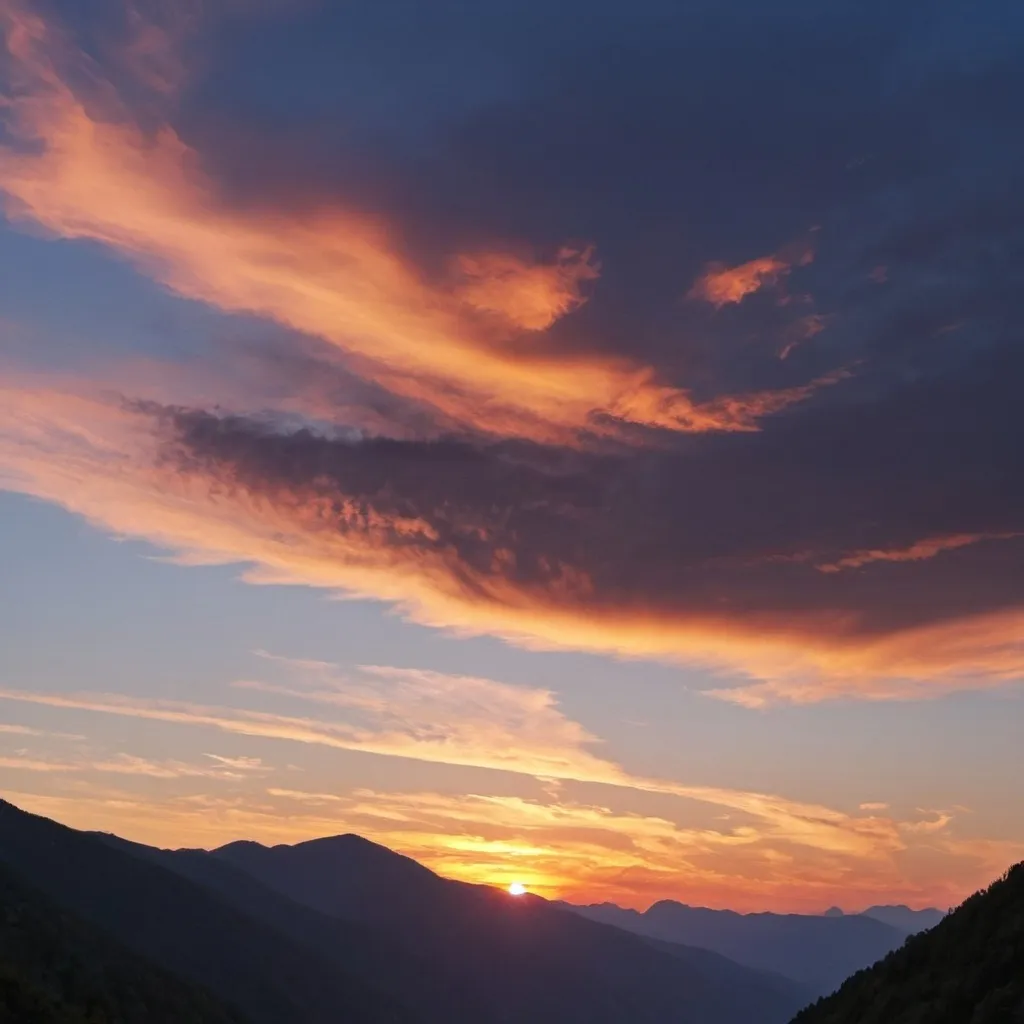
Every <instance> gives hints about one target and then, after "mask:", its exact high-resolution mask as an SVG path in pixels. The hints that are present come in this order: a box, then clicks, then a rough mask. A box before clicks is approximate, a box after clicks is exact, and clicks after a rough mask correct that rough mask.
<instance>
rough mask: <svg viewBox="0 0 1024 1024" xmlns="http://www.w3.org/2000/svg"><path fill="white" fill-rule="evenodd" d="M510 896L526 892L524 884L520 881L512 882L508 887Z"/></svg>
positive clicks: (521, 894)
mask: <svg viewBox="0 0 1024 1024" xmlns="http://www.w3.org/2000/svg"><path fill="white" fill-rule="evenodd" d="M508 891H509V895H510V896H524V895H525V894H526V886H525V885H523V883H522V882H513V883H512V884H511V885H510V886H509V887H508Z"/></svg>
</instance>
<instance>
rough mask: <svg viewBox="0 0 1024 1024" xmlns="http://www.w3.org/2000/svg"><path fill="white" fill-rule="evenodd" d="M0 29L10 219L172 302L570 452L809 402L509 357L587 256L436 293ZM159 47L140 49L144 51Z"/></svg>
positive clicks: (45, 31) (338, 220)
mask: <svg viewBox="0 0 1024 1024" xmlns="http://www.w3.org/2000/svg"><path fill="white" fill-rule="evenodd" d="M0 27H2V28H3V30H4V34H5V39H6V45H7V51H8V54H9V56H10V58H11V61H12V65H13V73H14V75H15V76H16V79H17V86H18V88H17V91H16V93H15V94H14V95H13V96H11V97H10V98H9V99H8V100H7V101H6V105H7V111H8V115H9V116H8V121H9V125H8V127H9V131H10V132H11V133H12V135H13V137H14V139H15V140H16V143H15V144H14V145H12V146H8V147H5V149H4V150H3V152H2V154H0V190H2V191H3V192H4V193H5V194H6V197H7V210H6V212H7V215H8V216H9V217H10V218H11V219H12V220H15V221H24V222H31V223H34V224H37V225H41V226H42V227H44V228H45V229H46V230H48V231H50V232H52V233H54V234H55V235H58V236H60V237H63V238H72V239H80V238H87V239H91V240H94V241H97V242H100V243H102V244H104V245H106V246H109V247H110V248H112V249H114V250H116V251H118V252H120V253H122V254H123V255H125V256H127V257H128V258H129V259H130V260H132V262H133V263H134V264H135V265H136V266H138V267H139V268H140V269H141V270H143V271H144V272H145V273H148V274H149V275H151V276H152V277H153V278H155V279H156V280H158V281H160V282H162V283H164V284H165V285H167V286H168V287H170V288H171V289H173V290H174V291H175V292H177V293H178V294H180V295H183V296H185V297H188V298H192V299H197V300H200V301H203V302H206V303H209V304H210V305H212V306H215V307H217V308H219V309H222V310H226V311H229V312H241V313H251V314H256V315H259V316H263V317H266V318H269V319H272V320H274V321H276V322H278V323H280V324H283V325H285V326H287V327H290V328H294V329H295V330H297V331H300V332H304V333H306V334H309V335H313V336H315V337H318V338H321V339H323V340H325V341H327V342H329V343H330V344H332V345H334V346H336V347H337V348H338V349H339V350H341V351H342V352H343V353H344V354H345V356H346V358H347V360H348V365H349V366H350V368H351V369H352V370H353V371H354V372H357V373H359V374H360V375H362V376H363V377H365V378H367V379H369V380H372V381H374V382H376V383H377V384H379V385H381V386H383V387H385V388H386V389H388V390H389V391H391V392H393V393H394V394H396V395H399V396H402V397H404V398H407V399H412V400H415V401H418V402H423V403H425V404H427V405H428V406H431V407H433V408H434V409H436V410H437V411H438V413H439V414H441V415H443V416H445V417H448V418H450V419H452V420H453V421H454V422H457V423H460V424H463V425H469V426H472V427H473V428H475V429H479V430H484V431H494V432H498V433H502V434H518V435H520V436H528V437H536V438H543V439H555V438H559V439H562V440H566V439H568V438H570V437H571V436H573V435H574V434H575V433H576V432H577V431H579V430H581V429H584V428H585V429H588V430H601V429H603V430H606V431H607V430H611V429H613V428H612V426H611V424H612V423H613V421H614V420H615V418H617V417H620V416H622V417H625V418H628V419H630V420H631V421H632V422H638V423H641V424H643V425H645V426H649V427H658V428H662V429H666V430H672V431H693V430H733V429H737V427H736V424H737V423H740V424H741V427H740V429H750V428H751V425H752V424H754V423H755V422H756V420H757V418H758V417H759V416H761V415H764V414H765V413H766V410H767V411H775V410H776V409H778V408H782V407H785V406H786V405H788V404H791V403H792V402H793V401H801V400H803V398H805V397H806V395H807V394H808V393H809V392H808V391H807V389H796V390H791V391H789V392H785V393H780V395H779V397H778V398H776V399H775V400H774V401H769V402H766V401H765V399H764V396H753V398H752V404H751V405H750V407H749V408H748V409H747V410H746V411H745V412H742V411H741V412H738V410H742V409H743V407H744V403H745V399H744V396H742V395H737V396H732V397H730V398H729V399H728V400H727V401H728V404H729V407H730V408H729V414H728V415H727V416H724V417H720V416H718V415H716V405H715V403H710V404H704V405H701V404H697V403H695V402H694V401H693V399H692V398H691V396H690V395H689V393H688V392H687V391H686V390H684V389H679V388H671V387H668V386H665V385H663V384H661V383H659V382H657V381H656V380H655V375H654V373H653V371H652V370H651V369H650V368H648V367H644V366H637V365H633V364H631V363H630V362H628V361H626V360H622V359H614V358H611V357H604V356H597V355H593V356H587V357H584V356H579V357H573V358H569V357H565V358H558V357H555V356H554V355H552V354H550V353H542V352H537V351H534V350H533V349H530V348H528V349H526V350H524V349H523V347H522V346H510V345H509V341H510V340H511V339H510V335H509V330H510V329H512V330H528V331H531V332H534V333H536V332H537V331H540V330H542V329H543V328H545V327H547V326H549V325H550V324H551V323H553V322H554V321H555V320H556V319H558V318H559V317H560V316H564V315H566V314H567V313H570V312H571V311H572V310H573V309H574V308H576V307H577V306H578V305H579V304H580V303H581V302H582V301H583V296H582V293H581V291H580V287H581V285H582V283H583V282H585V281H587V280H590V279H593V278H594V276H595V275H596V268H595V266H594V265H593V263H592V262H591V259H590V253H589V250H587V251H584V252H573V251H569V250H565V251H563V252H562V253H561V254H560V255H559V257H558V258H557V259H556V261H555V262H554V263H553V264H548V265H545V264H540V263H534V262H524V261H522V260H520V259H518V258H516V257H513V256H510V255H509V254H507V253H505V252H502V251H495V252H484V253H473V254H469V255H462V256H456V258H455V265H456V267H457V269H458V270H459V271H460V273H461V277H462V280H461V281H460V282H458V283H457V284H456V286H455V287H454V289H453V290H449V291H446V290H444V289H441V288H438V287H435V286H433V285H431V284H429V283H427V282H426V281H425V280H423V278H422V276H421V275H420V274H418V273H417V271H416V270H415V269H414V268H413V267H412V266H410V265H409V264H408V263H407V262H406V261H405V260H403V258H402V257H401V256H400V255H399V254H398V251H397V247H396V246H395V245H394V244H393V243H392V239H391V237H390V236H391V231H390V229H389V227H388V226H387V225H386V224H383V223H381V222H380V221H379V220H377V219H374V218H372V217H370V216H368V215H366V214H365V213H362V212H360V211H358V210H355V209H351V208H344V207H340V206H339V207H329V208H322V209H318V210H316V211H312V212H309V213H307V214H304V215H300V214H292V215H285V214H283V213H281V214H278V213H274V212H272V211H263V212H259V213H256V212H251V211H250V212H239V211H237V210H234V209H230V208H226V207H224V206H223V205H222V204H221V203H220V201H219V200H218V198H217V190H216V187H215V186H214V184H213V183H212V182H211V181H210V180H209V179H208V178H207V177H206V175H205V174H204V172H203V170H202V167H201V163H200V160H199V157H198V155H197V154H196V153H195V152H194V151H192V150H191V149H190V148H189V147H188V146H187V145H186V144H185V143H184V142H183V141H182V140H181V139H180V138H179V136H178V135H177V134H176V133H175V132H174V131H173V130H172V129H171V128H170V127H169V126H167V125H164V126H162V127H160V128H158V129H157V130H155V131H152V132H148V133H147V132H143V131H142V130H141V129H140V128H139V127H138V126H137V125H136V124H135V123H134V122H133V120H132V118H131V115H130V113H129V111H128V110H127V109H125V107H124V106H123V105H122V104H121V102H120V100H119V99H118V97H117V94H116V92H115V91H114V90H113V88H112V87H111V86H110V84H109V83H107V82H105V81H103V79H102V76H101V71H100V69H98V68H97V67H95V66H93V65H89V68H88V70H89V75H88V76H87V78H86V80H88V81H92V82H93V83H94V89H93V93H92V94H90V95H89V96H88V97H82V96H80V95H79V94H78V93H76V91H75V90H74V89H72V87H71V86H70V85H69V76H67V75H66V74H65V68H66V67H68V66H73V65H75V64H81V63H83V62H85V61H86V58H84V57H83V56H82V55H81V54H79V53H77V52H76V51H75V50H74V48H73V47H72V46H71V45H70V44H69V43H68V42H67V41H66V40H64V39H62V37H61V35H60V32H59V30H58V29H57V28H56V27H55V26H53V25H52V24H48V23H46V22H44V21H43V20H41V19H40V18H38V17H36V16H35V15H33V14H31V13H29V12H27V11H26V10H25V9H24V8H23V7H22V6H21V4H20V3H19V2H18V0H3V2H2V3H0ZM140 38H143V37H140ZM165 43H166V40H165V39H163V37H161V39H160V40H158V41H156V42H153V43H150V42H146V41H145V40H143V42H142V43H139V44H138V45H139V46H141V47H142V50H143V52H144V53H146V54H149V53H150V51H153V52H157V53H161V52H163V47H164V45H165ZM152 74H153V75H156V76H157V78H160V79H161V80H164V79H166V80H167V81H168V82H169V83H170V82H171V80H172V79H173V74H171V73H170V72H167V71H166V69H164V70H161V69H160V68H157V69H156V70H154V71H152ZM76 80H77V79H76ZM96 111H101V114H97V113H96ZM467 309H468V310H469V311H470V312H472V311H474V310H475V311H477V312H480V311H484V312H487V313H490V314H493V317H492V318H491V319H492V321H494V322H488V323H486V324H484V323H481V322H479V320H480V318H479V317H475V318H474V317H468V318H467V316H466V315H465V314H466V311H467Z"/></svg>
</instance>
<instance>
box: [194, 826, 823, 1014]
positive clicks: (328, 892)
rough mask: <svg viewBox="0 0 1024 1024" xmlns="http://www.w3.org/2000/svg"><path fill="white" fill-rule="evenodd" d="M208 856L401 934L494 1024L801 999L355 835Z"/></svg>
mask: <svg viewBox="0 0 1024 1024" xmlns="http://www.w3.org/2000/svg"><path fill="white" fill-rule="evenodd" d="M210 856H211V857H212V858H215V859H216V860H219V861H222V862H225V863H229V864H232V865H235V866H236V867H240V868H242V869H243V870H245V871H247V872H248V873H249V874H251V875H252V876H253V877H254V878H255V879H257V880H258V881H259V882H261V883H263V884H265V885H267V886H269V887H271V888H273V889H276V890H277V891H278V892H279V893H281V894H283V895H285V896H287V897H288V898H290V899H292V900H295V901H297V902H300V903H302V904H305V905H306V906H307V907H311V908H313V909H315V910H317V911H320V912H322V913H325V914H329V915H336V916H339V917H342V918H346V919H348V920H352V921H357V922H360V923H362V924H364V925H366V926H369V927H371V928H373V929H375V930H376V931H378V932H383V933H386V934H388V935H390V936H401V937H402V940H403V941H404V942H405V943H407V944H408V945H409V946H411V947H412V948H414V949H415V950H416V951H417V952H419V953H421V954H422V955H424V956H427V957H429V958H430V960H431V961H432V962H433V963H434V964H435V965H436V966H437V970H439V971H440V972H441V973H442V974H443V975H445V976H447V977H450V978H453V979H455V980H456V982H457V983H458V984H459V985H461V986H463V987H464V990H465V991H466V992H467V993H469V995H470V997H471V999H472V1001H473V1002H474V1003H475V1004H476V1005H487V1006H489V1007H490V1008H491V1013H490V1016H489V1017H488V1018H486V1019H487V1020H490V1021H494V1022H498V1021H509V1022H511V1021H522V1022H524V1024H526V1022H530V1024H548V1022H550V1024H555V1022H559V1024H562V1022H565V1021H584V1020H585V1021H588V1022H590V1024H621V1022H622V1021H626V1020H628V1021H630V1022H632V1024H644V1022H650V1024H655V1022H658V1024H662V1022H664V1021H673V1022H677V1024H687V1022H693V1024H696V1022H707V1024H712V1022H714V1024H726V1022H736V1024H741V1022H742V1024H747V1022H749V1021H757V1022H759V1024H770V1022H771V1021H778V1020H785V1019H787V1017H788V1016H791V1015H792V1013H793V1012H794V1011H795V1007H796V1006H798V1005H799V1004H800V1003H801V1002H802V1001H805V1000H806V998H807V996H806V994H805V992H804V991H802V990H801V989H800V988H799V987H798V986H795V985H793V984H792V983H790V982H788V980H787V979H782V978H776V977H768V976H765V975H764V974H761V973H758V972H756V971H751V970H749V969H744V968H742V967H740V966H738V965H736V964H728V963H727V962H726V961H724V960H723V959H722V958H713V959H709V956H708V954H707V952H706V951H703V950H686V949H682V948H675V947H673V949H672V950H671V951H669V950H666V949H665V948H659V947H658V946H657V945H656V944H652V943H650V942H647V941H644V940H642V939H639V938H638V937H636V936H632V935H628V934H626V933H624V932H622V931H620V930H618V929H613V928H607V927H603V926H601V925H597V924H594V923H592V922H588V921H585V920H583V919H581V918H578V917H577V916H575V915H573V914H568V913H565V912H564V910H563V909H561V908H560V907H559V906H557V905H553V904H550V903H548V902H547V901H545V900H542V899H539V898H537V897H534V896H523V897H518V898H517V897H511V896H509V895H508V894H507V893H504V892H501V891H499V890H496V889H493V888H490V887H487V886H475V885H467V884H465V883H461V882H455V881H452V880H449V879H443V878H440V877H439V876H437V875H435V874H434V873H433V872H431V871H429V870H428V869H427V868H425V867H423V866H422V865H420V864H417V863H416V862H415V861H412V860H410V859H409V858H407V857H403V856H400V855H398V854H396V853H393V852H392V851H390V850H387V849H386V848H384V847H381V846H377V845H376V844H374V843H370V842H368V841H366V840H364V839H361V838H359V837H358V836H352V835H347V836H335V837H332V838H327V839H318V840H314V841H312V842H307V843H300V844H298V845H296V846H275V847H272V848H269V847H265V846H261V845H259V844H257V843H250V842H240V843H232V844H230V845H229V846H225V847H222V848H221V849H219V850H215V851H214V852H213V853H212V854H211V855H210ZM787 1006H788V1007H791V1008H790V1009H788V1010H787V1009H786V1007H787ZM472 1019H473V1020H474V1021H476V1020H482V1019H484V1018H479V1017H474V1018H472Z"/></svg>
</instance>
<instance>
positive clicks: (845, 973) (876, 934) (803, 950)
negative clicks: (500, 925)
mask: <svg viewBox="0 0 1024 1024" xmlns="http://www.w3.org/2000/svg"><path fill="white" fill-rule="evenodd" d="M565 906H566V907H567V908H569V909H571V910H573V911H574V912H575V913H577V914H579V915H581V916H582V917H585V918H587V919H589V920H591V921H599V922H601V923H603V924H611V925H615V926H616V927H618V928H623V929H626V930H627V931H631V932H634V933H635V934H638V935H645V936H648V937H650V938H655V939H663V940H665V941H668V942H678V943H682V944H684V945H688V946H700V947H703V948H705V949H710V950H713V951H714V952H716V953H720V954H721V955H722V956H725V957H728V958H729V959H730V960H733V961H735V962H736V963H740V964H743V965H744V966H747V967H753V968H756V969H757V970H761V971H769V972H772V973H774V974H776V975H782V976H784V977H787V978H792V979H793V980H794V981H797V982H799V983H800V984H802V985H804V986H806V987H807V988H808V989H810V990H811V991H812V992H813V993H814V994H816V995H824V994H826V993H828V992H833V991H834V990H835V989H836V988H837V987H838V986H839V985H840V984H841V983H842V982H843V981H844V980H845V979H846V978H848V977H849V976H850V975H851V974H853V972H854V971H858V970H860V969H861V968H862V967H866V966H868V965H869V964H873V963H874V962H875V961H876V960H879V959H881V958H882V957H883V956H885V955H886V953H888V952H890V951H891V950H893V949H896V948H897V947H899V946H901V945H902V944H903V941H904V940H905V939H906V937H907V933H906V932H905V931H902V930H900V929H897V928H893V927H892V926H891V925H889V924H886V923H884V922H883V921H879V920H876V919H875V918H873V917H867V916H865V915H862V914H841V915H828V916H825V915H817V914H815V915H810V914H737V913H736V912H735V911H731V910H709V909H708V908H706V907H689V906H686V905H685V904H683V903H676V902H675V901H673V900H663V901H661V902H660V903H655V904H654V905H653V906H652V907H651V908H650V909H649V910H647V911H646V912H644V913H639V912H638V911H635V910H625V909H623V908H622V907H617V906H615V905H614V904H612V903H601V904H595V905H592V906H585V907H576V906H571V905H569V904H565Z"/></svg>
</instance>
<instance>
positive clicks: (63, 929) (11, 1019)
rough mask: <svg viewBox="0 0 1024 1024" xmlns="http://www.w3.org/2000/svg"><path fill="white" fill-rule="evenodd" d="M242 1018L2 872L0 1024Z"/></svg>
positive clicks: (227, 1022)
mask: <svg viewBox="0 0 1024 1024" xmlns="http://www.w3.org/2000/svg"><path fill="white" fill-rule="evenodd" d="M241 1020H242V1017H241V1015H240V1014H239V1013H237V1012H236V1011H235V1010H233V1009H231V1008H229V1007H228V1006H227V1005H225V1004H223V1003H221V1002H220V1001H219V1000H217V999H216V997H214V996H213V995H212V994H211V993H210V992H208V991H206V990H205V989H203V988H201V987H200V986H198V985H195V984H192V983H189V982H186V981H182V980H181V979H179V978H176V977H174V976H173V975H171V974H169V973H168V972H167V971H164V970H162V969H160V968H158V967H156V966H154V965H153V964H151V963H149V962H148V961H146V960H145V959H143V958H142V957H140V956H138V955H137V954H135V953H133V952H131V951H130V950H128V949H126V948H125V947H124V946H122V945H121V944H120V943H118V942H116V941H114V940H113V939H110V938H108V937H107V936H106V935H105V934H103V933H102V932H100V931H98V930H97V929H96V928H94V927H92V926H91V925H88V924H86V923H85V922H84V921H81V920H79V919H78V918H76V917H74V916H73V915H71V914H68V913H67V912H66V911H63V910H60V909H59V908H57V907H56V906H54V905H53V904H52V903H51V902H50V901H49V900H48V899H46V897H45V896H43V895H42V893H40V892H39V891H38V890H36V889H34V888H32V887H31V886H28V885H25V884H24V883H23V882H22V881H21V879H20V878H18V877H17V876H16V875H15V874H13V873H12V872H11V871H10V870H9V869H8V868H6V867H2V868H0V1024H182V1022H188V1024H240V1022H241Z"/></svg>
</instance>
